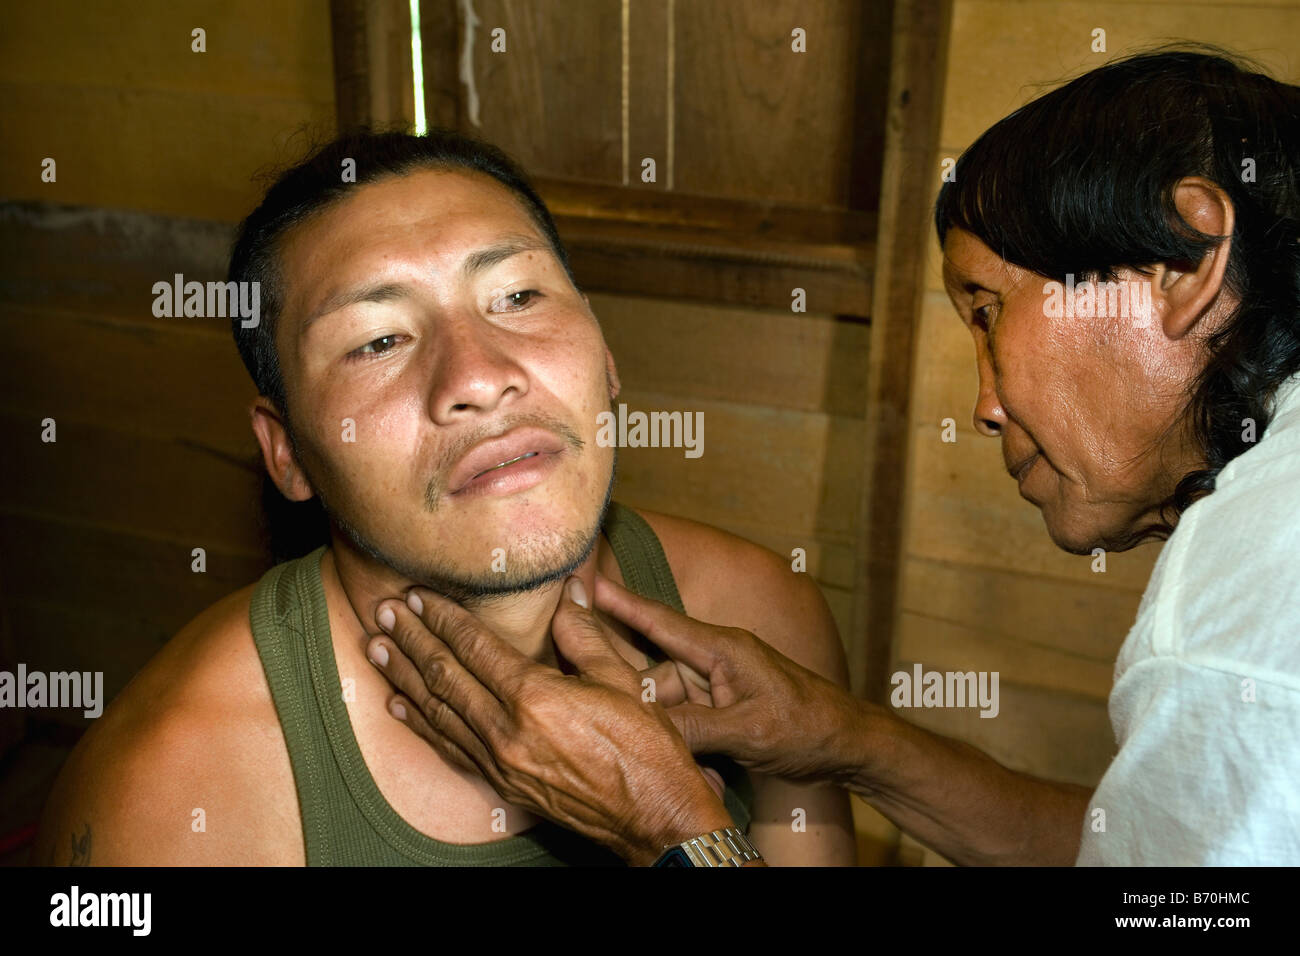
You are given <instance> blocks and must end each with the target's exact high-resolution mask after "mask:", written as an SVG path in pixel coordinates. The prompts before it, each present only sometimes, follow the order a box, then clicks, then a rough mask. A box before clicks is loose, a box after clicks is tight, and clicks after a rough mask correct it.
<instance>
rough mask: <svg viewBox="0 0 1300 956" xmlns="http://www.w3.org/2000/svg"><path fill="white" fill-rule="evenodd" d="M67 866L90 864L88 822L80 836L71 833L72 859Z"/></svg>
mask: <svg viewBox="0 0 1300 956" xmlns="http://www.w3.org/2000/svg"><path fill="white" fill-rule="evenodd" d="M68 865H69V866H90V824H89V823H87V824H86V830H85V832H84V833H82V834H81V836H77V835H76V834H75V833H74V834H72V860H71V862H69V863H68Z"/></svg>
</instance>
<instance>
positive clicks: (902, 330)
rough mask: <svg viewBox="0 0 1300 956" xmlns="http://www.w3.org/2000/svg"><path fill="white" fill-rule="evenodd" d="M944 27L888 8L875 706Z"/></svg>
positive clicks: (869, 652)
mask: <svg viewBox="0 0 1300 956" xmlns="http://www.w3.org/2000/svg"><path fill="white" fill-rule="evenodd" d="M951 18H952V4H951V0H895V4H894V15H893V27H892V33H893V38H892V43H891V55H890V70H889V73H890V76H889V105H888V111H887V113H886V125H885V157H884V170H883V173H882V175H881V189H880V221H879V230H878V233H877V241H876V264H875V270H874V275H875V283H874V287H873V292H872V302H871V351H870V358H869V359H868V369H867V411H866V422H867V447H866V463H865V469H864V471H863V475H864V478H865V480H864V482H863V497H862V502H861V512H860V515H861V519H860V523H859V527H860V532H861V533H860V535H859V538H858V544H857V554H856V578H857V580H856V582H855V583H856V587H855V588H854V608H853V629H854V633H853V634H852V635H851V641H850V645H849V654H850V660H849V667H850V673H851V675H852V681H853V690H854V692H855V693H857V694H859V695H861V696H863V697H865V698H866V699H868V700H872V701H876V702H883V701H884V700H885V698H886V693H887V688H888V669H889V663H890V656H891V651H892V646H893V639H894V633H895V629H896V624H895V622H896V620H897V609H898V586H899V579H900V573H901V565H902V562H903V558H904V542H903V512H904V506H905V504H906V502H905V500H904V496H905V486H904V482H905V479H906V473H907V442H908V437H909V434H908V433H909V429H908V418H909V406H910V402H911V392H912V379H913V366H914V363H915V361H916V354H915V353H916V345H917V343H916V327H917V324H918V317H919V314H920V309H921V301H922V296H923V290H924V285H925V282H924V279H925V276H924V264H925V259H926V249H927V244H928V242H929V241H930V196H931V194H932V190H933V186H934V178H933V177H934V176H935V169H934V167H933V158H934V156H935V153H936V150H937V149H938V138H939V122H940V118H941V115H942V111H943V87H944V79H945V77H946V75H947V52H948V30H949V24H950V22H951Z"/></svg>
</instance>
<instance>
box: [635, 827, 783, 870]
mask: <svg viewBox="0 0 1300 956" xmlns="http://www.w3.org/2000/svg"><path fill="white" fill-rule="evenodd" d="M761 859H763V857H762V856H761V855H760V854H759V852H758V849H757V847H755V846H754V844H752V843H750V842H749V840H748V839H747V838H746V836H745V834H744V833H743V832H741V831H740V829H738V828H737V827H727V829H725V830H711V831H709V832H708V833H705V834H702V835H700V836H697V837H694V838H693V839H690V840H687V841H686V842H685V843H679V844H677V845H676V846H670V847H667V848H666V849H665V850H664V854H663V856H661V857H659V859H657V860H655V863H654V865H655V866H744V865H745V864H746V863H749V862H750V861H752V860H761Z"/></svg>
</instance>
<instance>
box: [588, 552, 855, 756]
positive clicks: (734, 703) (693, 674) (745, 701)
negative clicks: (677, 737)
mask: <svg viewBox="0 0 1300 956" xmlns="http://www.w3.org/2000/svg"><path fill="white" fill-rule="evenodd" d="M596 607H598V608H599V609H600V610H601V611H604V612H605V613H606V614H608V615H610V616H611V617H614V618H617V619H618V620H620V621H622V622H623V623H624V624H626V625H628V626H629V627H631V628H632V629H634V630H636V631H639V632H641V633H642V634H644V635H645V636H646V637H647V638H649V639H650V640H651V641H653V642H654V643H655V644H657V645H658V646H659V647H660V648H662V649H663V650H664V651H666V652H667V653H668V655H669V656H670V657H671V658H672V660H670V661H668V662H665V663H664V664H660V665H659V666H658V667H656V668H653V669H651V670H650V671H647V672H646V674H647V676H650V677H653V678H655V679H656V696H657V697H658V699H659V702H660V703H661V704H663V705H664V706H665V707H667V708H668V715H669V716H670V717H671V718H672V721H673V723H674V724H676V726H677V729H678V730H679V731H680V732H681V735H682V737H683V738H684V739H685V741H686V743H687V745H688V746H689V747H690V748H691V750H692V751H693V752H695V753H724V754H727V755H728V756H730V757H732V758H733V759H734V760H736V761H737V762H738V763H740V764H743V765H744V766H746V767H749V768H751V769H753V770H757V771H760V772H762V773H768V774H773V775H776V776H780V777H786V778H788V779H792V780H813V779H817V780H824V779H836V780H839V779H840V778H843V777H845V776H846V775H849V774H852V773H853V772H855V771H856V770H857V764H858V763H859V761H858V759H857V758H856V756H855V755H854V753H853V751H852V749H851V744H852V741H853V739H854V734H855V731H854V726H855V722H856V721H857V720H858V719H859V714H860V713H861V711H860V707H859V702H858V701H856V700H855V699H854V698H853V697H852V696H851V695H850V694H849V693H847V692H846V691H844V690H843V689H841V688H840V687H837V686H836V685H835V684H833V683H831V682H830V681H828V680H826V679H825V678H824V677H822V676H821V675H819V674H816V673H814V672H813V671H810V670H808V668H806V667H801V666H800V665H798V664H796V663H795V662H794V661H792V660H790V659H789V658H788V657H786V656H785V655H783V654H781V653H780V652H778V651H776V650H774V649H773V648H771V647H769V646H768V645H767V644H765V643H764V642H763V641H761V640H759V639H758V638H757V637H755V636H754V635H753V634H751V633H750V632H749V631H745V630H742V629H740V628H734V627H719V626H717V625H714V624H705V623H703V622H701V621H697V620H695V619H694V618H690V617H687V616H686V615H684V614H680V613H678V612H677V611H676V610H674V609H673V608H670V607H667V606H666V605H663V604H660V603H658V602H657V601H652V600H650V599H648V598H644V597H641V596H640V595H638V594H635V593H633V592H632V591H629V590H627V589H626V588H624V587H620V586H619V585H617V584H615V583H614V582H612V581H610V580H608V579H606V578H604V577H602V576H600V575H597V577H596ZM704 688H707V696H708V699H707V700H702V699H701V695H702V693H703V690H704Z"/></svg>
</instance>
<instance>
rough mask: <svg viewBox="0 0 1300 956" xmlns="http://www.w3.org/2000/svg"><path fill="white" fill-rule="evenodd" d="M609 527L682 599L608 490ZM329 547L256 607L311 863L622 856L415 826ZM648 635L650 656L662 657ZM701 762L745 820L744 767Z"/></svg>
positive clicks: (572, 861)
mask: <svg viewBox="0 0 1300 956" xmlns="http://www.w3.org/2000/svg"><path fill="white" fill-rule="evenodd" d="M603 530H604V532H605V536H606V538H608V540H609V543H610V547H611V548H612V549H613V552H614V557H615V558H616V559H617V560H618V565H619V569H620V571H621V572H622V574H623V579H624V581H625V583H626V584H627V586H628V588H630V589H631V590H633V591H636V592H637V593H638V594H642V595H644V596H646V597H649V598H653V599H654V600H656V601H660V602H662V603H664V604H667V605H669V606H671V607H674V608H676V609H677V610H679V611H682V610H683V608H682V602H681V598H680V596H679V595H678V593H677V584H676V582H675V581H674V580H673V575H672V571H671V569H670V568H669V567H668V561H667V560H666V559H665V557H664V553H663V549H662V548H661V547H660V544H659V539H658V537H657V536H656V535H655V533H654V531H653V530H652V529H651V528H650V526H649V525H648V524H646V522H645V520H644V519H643V518H642V517H641V516H640V515H638V514H637V513H636V512H634V511H633V510H632V509H630V508H627V507H624V506H621V505H619V504H617V503H615V502H611V503H610V506H609V509H608V511H607V512H606V516H605V522H604V525H603ZM324 553H325V549H324V548H323V547H322V548H318V549H316V550H315V551H313V552H312V553H311V554H308V555H306V556H305V557H302V558H298V559H297V560H294V561H287V562H285V563H283V564H279V565H277V566H275V567H274V568H272V569H271V570H270V571H268V572H267V573H266V574H265V575H264V576H263V578H262V579H261V581H260V582H259V583H258V585H257V588H256V590H255V591H254V593H253V598H252V609H251V612H250V617H251V622H252V629H253V641H254V643H255V644H256V645H257V652H258V654H259V656H260V657H261V659H262V667H263V668H264V670H265V671H266V679H267V681H268V682H269V684H270V686H271V696H272V698H273V699H274V701H275V709H276V713H277V714H278V715H279V718H280V726H281V728H282V729H283V731H284V739H285V743H286V744H287V745H288V749H289V760H290V762H291V764H292V765H293V777H294V783H295V784H296V786H297V790H298V806H299V809H300V810H301V812H302V829H303V841H304V844H305V846H306V851H307V865H308V866H413V865H424V866H574V865H588V866H590V865H621V863H622V861H621V860H619V859H618V858H617V857H616V856H614V855H613V854H612V853H610V852H609V851H607V850H605V849H604V848H603V847H601V846H599V845H597V844H595V843H592V842H591V841H589V840H587V839H586V838H584V837H582V836H580V835H578V834H576V833H574V832H572V831H570V830H566V829H564V828H563V827H559V826H556V825H555V824H553V823H550V822H549V821H542V822H540V823H538V824H537V825H536V826H533V827H531V828H530V829H528V830H526V831H524V832H522V833H519V834H516V835H513V836H508V837H505V838H503V839H501V840H495V841H493V842H491V843H476V844H459V843H445V842H443V841H441V840H435V839H434V838H433V837H430V836H426V835H425V834H423V833H421V832H420V831H418V830H416V829H415V828H414V827H413V826H411V825H410V824H409V823H407V822H406V820H404V819H403V818H402V817H401V816H400V815H399V814H398V813H397V811H396V810H394V809H393V808H392V806H391V805H389V803H388V801H387V800H385V799H384V797H383V794H381V793H380V791H379V787H378V786H377V785H376V783H375V781H374V778H373V777H372V776H371V775H370V770H369V769H368V768H367V767H366V763H365V760H364V759H363V758H362V756H361V749H360V747H358V745H357V739H356V737H355V736H354V735H353V733H352V724H351V722H350V721H349V720H348V713H347V706H346V705H345V703H344V701H343V690H342V685H341V683H340V681H339V674H338V668H337V665H336V663H335V660H334V649H333V645H332V643H331V641H330V626H329V611H328V608H327V607H326V603H325V589H324V586H323V585H322V583H321V575H320V562H321V558H322V557H323V555H324ZM646 643H647V645H648V647H649V648H650V649H651V650H650V653H651V655H652V657H653V659H655V660H662V659H663V657H662V655H661V653H660V652H658V651H657V650H656V649H654V648H653V645H652V644H649V642H646ZM701 763H704V764H707V765H708V766H711V767H713V768H714V769H716V770H717V771H718V772H719V773H720V774H721V775H722V778H723V780H724V782H725V783H726V790H725V792H724V803H725V804H726V807H727V810H728V812H730V814H731V817H732V819H733V820H734V821H735V822H736V825H737V826H739V827H740V828H741V829H744V830H748V829H749V821H750V808H751V806H752V804H753V788H752V785H751V782H750V780H749V777H748V775H747V774H746V773H745V771H744V769H743V768H741V767H740V766H739V765H737V764H736V763H734V762H733V761H731V760H728V759H726V758H718V757H713V758H704V759H702V760H701Z"/></svg>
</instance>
